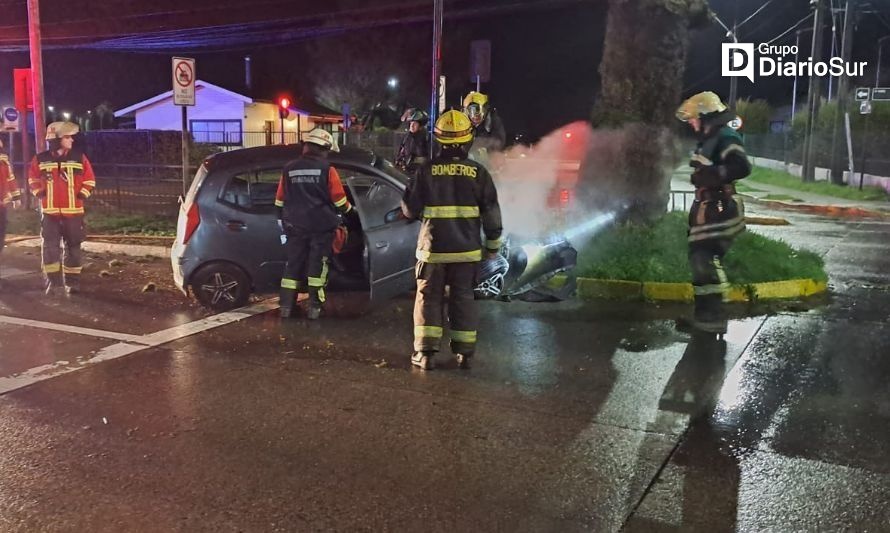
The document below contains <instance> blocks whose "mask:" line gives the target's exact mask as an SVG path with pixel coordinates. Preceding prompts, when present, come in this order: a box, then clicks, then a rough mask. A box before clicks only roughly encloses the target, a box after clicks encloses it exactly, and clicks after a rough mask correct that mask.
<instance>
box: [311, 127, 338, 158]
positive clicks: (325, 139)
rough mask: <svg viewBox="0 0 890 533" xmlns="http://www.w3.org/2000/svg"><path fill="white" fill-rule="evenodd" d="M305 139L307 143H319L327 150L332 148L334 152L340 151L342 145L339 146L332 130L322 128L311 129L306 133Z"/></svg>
mask: <svg viewBox="0 0 890 533" xmlns="http://www.w3.org/2000/svg"><path fill="white" fill-rule="evenodd" d="M304 140H305V142H307V143H312V144H317V145H318V146H321V147H322V148H324V149H325V150H331V151H332V152H339V151H340V147H339V146H337V143H336V142H334V136H333V135H331V133H330V132H328V131H325V130H323V129H321V128H315V129H314V130H312V131H310V132H309V133H308V134H307V135H306V137H305V138H304Z"/></svg>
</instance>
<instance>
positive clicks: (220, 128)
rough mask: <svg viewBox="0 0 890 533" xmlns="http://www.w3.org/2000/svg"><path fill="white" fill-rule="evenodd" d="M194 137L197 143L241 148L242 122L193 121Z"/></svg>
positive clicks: (191, 125)
mask: <svg viewBox="0 0 890 533" xmlns="http://www.w3.org/2000/svg"><path fill="white" fill-rule="evenodd" d="M189 124H190V126H189V127H190V129H191V132H192V137H193V138H194V139H195V142H197V143H208V144H216V145H218V146H241V144H242V139H241V121H240V120H191V121H189Z"/></svg>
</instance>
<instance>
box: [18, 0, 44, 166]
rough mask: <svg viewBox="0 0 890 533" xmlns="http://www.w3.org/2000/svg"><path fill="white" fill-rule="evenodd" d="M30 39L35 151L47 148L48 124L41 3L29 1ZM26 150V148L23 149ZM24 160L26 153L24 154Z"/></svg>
mask: <svg viewBox="0 0 890 533" xmlns="http://www.w3.org/2000/svg"><path fill="white" fill-rule="evenodd" d="M28 39H29V41H30V45H31V92H32V98H33V103H32V105H33V106H34V151H35V152H41V151H43V147H44V146H46V122H45V120H44V114H43V113H44V110H43V53H42V51H41V48H40V1H39V0H28ZM24 115H25V117H24V118H25V120H24V128H25V129H26V130H27V128H28V114H27V112H25V113H24ZM22 148H23V149H24V147H22ZM22 157H23V159H24V152H22Z"/></svg>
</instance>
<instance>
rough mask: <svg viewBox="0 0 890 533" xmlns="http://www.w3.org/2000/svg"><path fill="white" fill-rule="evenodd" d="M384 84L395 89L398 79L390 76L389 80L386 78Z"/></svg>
mask: <svg viewBox="0 0 890 533" xmlns="http://www.w3.org/2000/svg"><path fill="white" fill-rule="evenodd" d="M386 84H387V85H388V86H389V88H390V89H395V88H396V87H398V86H399V80H398V79H397V78H394V77H393V78H390V79H389V80H387V81H386Z"/></svg>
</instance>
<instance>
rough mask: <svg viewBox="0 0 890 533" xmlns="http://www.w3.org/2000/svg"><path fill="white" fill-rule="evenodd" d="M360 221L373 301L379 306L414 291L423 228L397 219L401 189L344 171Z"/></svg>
mask: <svg viewBox="0 0 890 533" xmlns="http://www.w3.org/2000/svg"><path fill="white" fill-rule="evenodd" d="M342 174H343V175H344V177H345V182H346V185H347V187H349V189H350V191H351V193H352V197H353V199H354V200H355V207H356V209H357V210H358V214H359V218H360V219H361V223H362V229H363V231H364V234H365V246H366V248H367V252H368V265H367V268H368V272H367V274H368V281H369V283H370V286H371V301H372V302H374V303H380V302H383V301H386V300H388V299H390V298H392V297H394V296H397V295H399V294H402V293H405V292H408V291H410V290H412V289H413V288H414V266H415V264H416V260H415V258H414V250H415V247H416V245H417V234H418V232H419V231H420V224H418V223H417V221H415V220H406V219H404V218H401V217H397V216H395V212H396V210H397V209H399V206H400V202H401V199H402V191H401V189H400V188H398V187H396V186H395V185H393V184H391V183H390V182H389V181H388V180H386V179H384V178H382V177H378V176H369V175H367V174H364V173H362V172H359V171H356V170H353V169H347V168H344V169H343V170H342Z"/></svg>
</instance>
